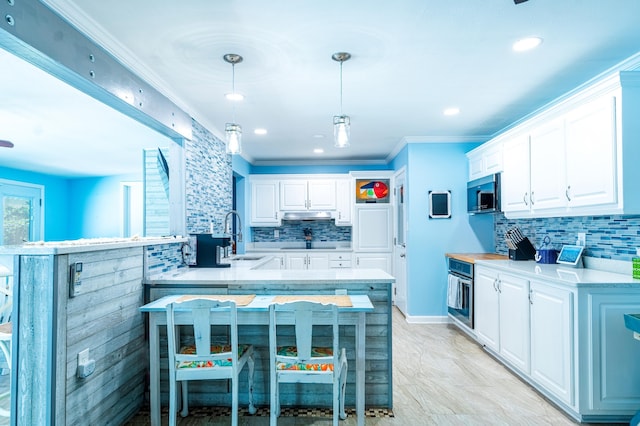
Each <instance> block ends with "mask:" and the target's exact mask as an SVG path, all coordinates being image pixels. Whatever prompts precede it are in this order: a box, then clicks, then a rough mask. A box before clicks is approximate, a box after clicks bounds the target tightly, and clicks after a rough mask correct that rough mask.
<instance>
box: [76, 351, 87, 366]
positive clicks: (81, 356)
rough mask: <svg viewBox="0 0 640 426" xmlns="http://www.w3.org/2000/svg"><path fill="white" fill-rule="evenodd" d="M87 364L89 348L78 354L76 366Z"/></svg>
mask: <svg viewBox="0 0 640 426" xmlns="http://www.w3.org/2000/svg"><path fill="white" fill-rule="evenodd" d="M88 363H89V348H87V349H85V350H83V351H80V352H78V365H87V364H88Z"/></svg>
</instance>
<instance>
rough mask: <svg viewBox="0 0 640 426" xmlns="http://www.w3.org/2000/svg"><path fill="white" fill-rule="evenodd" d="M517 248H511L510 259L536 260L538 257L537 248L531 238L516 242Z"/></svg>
mask: <svg viewBox="0 0 640 426" xmlns="http://www.w3.org/2000/svg"><path fill="white" fill-rule="evenodd" d="M515 245H516V248H515V249H509V259H511V260H534V259H535V257H536V248H535V247H534V246H533V244H531V241H529V238H527V237H525V238H524V240H522V241H520V242H518V243H515Z"/></svg>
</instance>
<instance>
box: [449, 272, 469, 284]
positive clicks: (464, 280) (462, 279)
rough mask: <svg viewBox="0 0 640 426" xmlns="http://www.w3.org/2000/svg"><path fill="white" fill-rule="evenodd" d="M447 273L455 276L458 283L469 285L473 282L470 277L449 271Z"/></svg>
mask: <svg viewBox="0 0 640 426" xmlns="http://www.w3.org/2000/svg"><path fill="white" fill-rule="evenodd" d="M449 275H451V276H453V277H455V278H456V279H457V280H458V283H460V284H462V285H468V286H470V285H471V284H472V283H473V280H472V279H471V278H467V277H463V276H462V275H458V274H456V273H455V272H449Z"/></svg>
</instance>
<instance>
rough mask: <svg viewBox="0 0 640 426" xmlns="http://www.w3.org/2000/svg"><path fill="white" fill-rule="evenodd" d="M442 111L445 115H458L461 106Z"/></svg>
mask: <svg viewBox="0 0 640 426" xmlns="http://www.w3.org/2000/svg"><path fill="white" fill-rule="evenodd" d="M442 113H443V114H444V115H458V114H460V108H456V107H451V108H445V110H444V111H442Z"/></svg>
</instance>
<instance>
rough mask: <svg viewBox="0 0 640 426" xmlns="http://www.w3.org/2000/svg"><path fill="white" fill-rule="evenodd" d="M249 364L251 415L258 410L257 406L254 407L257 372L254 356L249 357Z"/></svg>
mask: <svg viewBox="0 0 640 426" xmlns="http://www.w3.org/2000/svg"><path fill="white" fill-rule="evenodd" d="M247 362H248V364H249V414H252V415H253V414H255V413H256V412H257V411H258V409H257V408H256V406H255V405H253V374H254V370H255V359H254V358H253V354H251V355H250V356H249V359H248V360H247Z"/></svg>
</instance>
